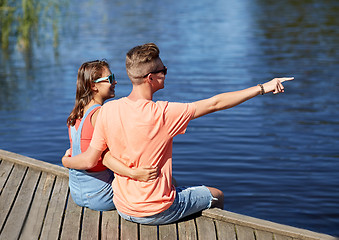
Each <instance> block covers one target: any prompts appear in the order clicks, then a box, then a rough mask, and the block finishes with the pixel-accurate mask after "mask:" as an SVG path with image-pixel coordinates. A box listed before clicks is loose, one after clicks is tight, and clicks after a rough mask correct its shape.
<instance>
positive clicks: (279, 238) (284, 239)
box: [274, 234, 293, 240]
mask: <svg viewBox="0 0 339 240" xmlns="http://www.w3.org/2000/svg"><path fill="white" fill-rule="evenodd" d="M274 240H293V238H291V237H287V236H282V235H277V234H274Z"/></svg>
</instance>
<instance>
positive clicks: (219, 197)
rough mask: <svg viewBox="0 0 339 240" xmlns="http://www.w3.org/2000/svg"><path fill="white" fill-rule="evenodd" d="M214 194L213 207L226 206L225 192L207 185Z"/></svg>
mask: <svg viewBox="0 0 339 240" xmlns="http://www.w3.org/2000/svg"><path fill="white" fill-rule="evenodd" d="M207 188H208V189H209V190H210V192H211V194H212V196H213V201H212V207H217V208H221V209H223V208H224V193H223V192H222V191H221V190H219V189H217V188H213V187H207Z"/></svg>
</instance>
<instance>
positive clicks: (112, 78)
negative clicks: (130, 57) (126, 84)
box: [93, 73, 115, 84]
mask: <svg viewBox="0 0 339 240" xmlns="http://www.w3.org/2000/svg"><path fill="white" fill-rule="evenodd" d="M105 80H108V81H109V83H110V84H113V83H114V82H115V77H114V74H113V73H112V74H111V75H109V76H108V77H102V78H99V79H97V80H94V81H93V82H95V83H98V82H102V81H105Z"/></svg>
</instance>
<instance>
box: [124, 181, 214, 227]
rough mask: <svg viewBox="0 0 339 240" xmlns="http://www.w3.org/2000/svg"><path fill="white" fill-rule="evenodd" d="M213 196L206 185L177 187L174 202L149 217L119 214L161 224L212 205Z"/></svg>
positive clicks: (137, 221) (139, 221)
mask: <svg viewBox="0 0 339 240" xmlns="http://www.w3.org/2000/svg"><path fill="white" fill-rule="evenodd" d="M212 200H213V196H212V194H211V192H210V190H208V188H207V187H205V186H197V187H177V188H176V197H175V200H174V202H173V204H172V205H171V206H170V207H169V208H168V209H167V210H165V211H163V212H161V213H158V214H155V215H153V216H147V217H132V216H128V215H126V214H123V213H121V212H119V211H118V213H119V215H120V216H121V217H122V218H124V219H126V220H128V221H131V222H136V223H141V224H147V225H160V224H168V223H173V222H175V221H178V220H179V219H181V218H184V217H186V216H189V215H191V214H194V213H196V212H199V211H201V210H204V209H207V208H210V207H211V204H212Z"/></svg>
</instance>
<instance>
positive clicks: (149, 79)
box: [146, 74, 153, 83]
mask: <svg viewBox="0 0 339 240" xmlns="http://www.w3.org/2000/svg"><path fill="white" fill-rule="evenodd" d="M146 81H147V82H148V83H151V82H152V81H153V79H152V77H151V74H148V76H147V77H146Z"/></svg>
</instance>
